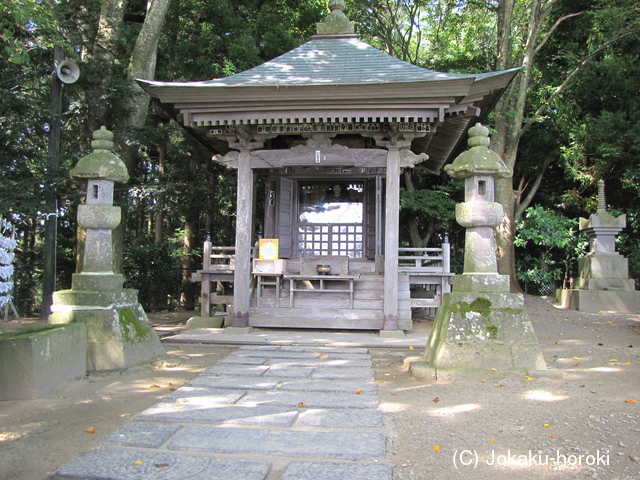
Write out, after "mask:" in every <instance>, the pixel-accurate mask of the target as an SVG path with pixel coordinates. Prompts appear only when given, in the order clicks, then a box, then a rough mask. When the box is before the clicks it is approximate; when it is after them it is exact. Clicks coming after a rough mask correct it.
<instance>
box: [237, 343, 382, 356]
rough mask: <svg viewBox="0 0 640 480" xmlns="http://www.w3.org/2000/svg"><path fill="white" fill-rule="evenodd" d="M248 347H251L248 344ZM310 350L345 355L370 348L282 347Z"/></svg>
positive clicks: (283, 350)
mask: <svg viewBox="0 0 640 480" xmlns="http://www.w3.org/2000/svg"><path fill="white" fill-rule="evenodd" d="M247 348H250V347H249V346H248V345H247ZM308 350H313V351H314V352H320V353H331V354H332V355H343V354H356V353H357V354H363V353H367V354H368V353H369V349H368V348H360V347H349V348H336V347H321V346H315V347H309V346H301V345H285V346H282V347H280V351H281V352H304V351H308Z"/></svg>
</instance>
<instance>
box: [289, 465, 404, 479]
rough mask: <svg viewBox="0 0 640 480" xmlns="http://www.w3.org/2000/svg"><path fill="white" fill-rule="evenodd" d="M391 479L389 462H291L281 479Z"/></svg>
mask: <svg viewBox="0 0 640 480" xmlns="http://www.w3.org/2000/svg"><path fill="white" fill-rule="evenodd" d="M318 479H322V480H391V466H390V465H387V464H376V463H367V464H353V463H328V462H327V463H325V462H291V463H290V464H289V465H288V466H287V470H286V471H285V472H284V475H283V476H282V477H281V480H318Z"/></svg>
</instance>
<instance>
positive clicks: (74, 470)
mask: <svg viewBox="0 0 640 480" xmlns="http://www.w3.org/2000/svg"><path fill="white" fill-rule="evenodd" d="M377 391H378V386H377V383H376V382H375V380H374V375H373V368H372V361H371V355H370V354H369V352H368V351H367V349H366V348H340V349H337V348H329V347H320V346H317V345H310V346H302V347H301V346H281V345H249V346H241V347H240V348H239V349H238V350H236V351H235V352H233V353H231V354H229V355H228V356H227V357H225V358H224V359H222V360H220V361H219V362H218V363H217V364H216V365H214V366H212V367H210V368H208V369H206V370H205V371H203V372H202V373H201V374H200V375H199V376H198V377H196V378H194V379H192V380H190V381H189V382H186V383H185V385H184V386H182V387H181V388H179V389H177V390H176V391H174V392H171V393H170V394H169V395H167V396H166V397H165V398H164V399H162V401H160V402H158V403H156V404H155V405H153V406H152V407H150V408H148V409H146V410H145V411H143V412H141V413H140V414H139V415H138V416H136V418H135V419H134V420H133V421H131V422H130V423H129V424H127V425H124V426H123V427H121V428H119V429H118V430H117V431H115V432H113V433H112V434H110V435H108V436H107V437H105V439H104V440H103V442H102V444H101V447H100V448H99V449H98V450H96V451H93V452H90V453H87V454H84V455H81V456H80V457H79V458H77V459H76V460H74V461H73V462H71V463H69V464H67V465H65V466H64V467H63V468H61V469H60V470H59V471H58V472H57V473H56V474H54V476H53V477H51V478H54V479H62V478H65V479H75V480H79V479H86V480H116V479H127V480H129V479H134V480H138V479H140V480H142V479H144V480H165V479H166V480H178V479H179V480H183V479H187V478H188V479H189V480H192V479H195V480H200V479H214V480H215V479H224V480H234V479H242V480H254V479H256V480H266V479H267V477H268V478H269V480H282V479H284V480H294V479H295V480H316V479H322V480H338V479H339V480H349V479H358V480H360V479H363V480H365V479H366V480H391V478H392V475H391V474H392V472H391V467H390V465H389V464H388V463H387V462H386V461H385V459H384V455H385V438H384V435H383V433H382V432H383V428H384V425H383V413H382V412H380V411H378V410H377V407H378V404H379V397H378V395H377ZM249 456H252V457H249ZM303 458H304V459H306V461H302V459H303ZM249 460H256V461H249ZM283 470H284V473H282V472H283Z"/></svg>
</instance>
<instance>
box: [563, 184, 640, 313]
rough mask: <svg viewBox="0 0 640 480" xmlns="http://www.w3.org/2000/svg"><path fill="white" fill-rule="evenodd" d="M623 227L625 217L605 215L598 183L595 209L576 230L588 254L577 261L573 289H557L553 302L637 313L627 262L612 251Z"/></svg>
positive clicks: (639, 297)
mask: <svg viewBox="0 0 640 480" xmlns="http://www.w3.org/2000/svg"><path fill="white" fill-rule="evenodd" d="M626 226H627V216H626V215H621V216H619V217H614V216H613V215H611V214H610V213H609V212H607V202H606V200H605V196H604V181H603V180H599V181H598V210H597V212H596V213H594V214H592V215H591V216H590V217H589V218H581V219H580V230H582V231H583V232H585V233H586V234H587V235H588V236H589V247H590V251H589V253H587V254H586V255H585V256H584V257H582V258H581V259H580V260H578V272H579V274H580V276H579V277H578V278H575V279H574V288H572V289H558V290H556V292H555V298H556V301H557V302H558V303H559V304H560V305H562V306H563V307H565V308H572V309H574V310H580V311H583V312H600V311H618V312H640V292H638V291H636V289H635V281H634V280H633V279H632V278H629V261H628V260H627V259H626V258H625V257H623V256H622V255H620V254H619V253H618V252H616V235H617V234H618V233H620V231H621V230H622V229H624V228H625V227H626Z"/></svg>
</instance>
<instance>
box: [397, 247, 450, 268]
mask: <svg viewBox="0 0 640 480" xmlns="http://www.w3.org/2000/svg"><path fill="white" fill-rule="evenodd" d="M398 265H399V271H400V272H403V273H440V274H442V273H450V272H451V249H450V245H449V243H443V244H441V246H440V248H427V247H425V248H409V247H407V248H399V249H398Z"/></svg>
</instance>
